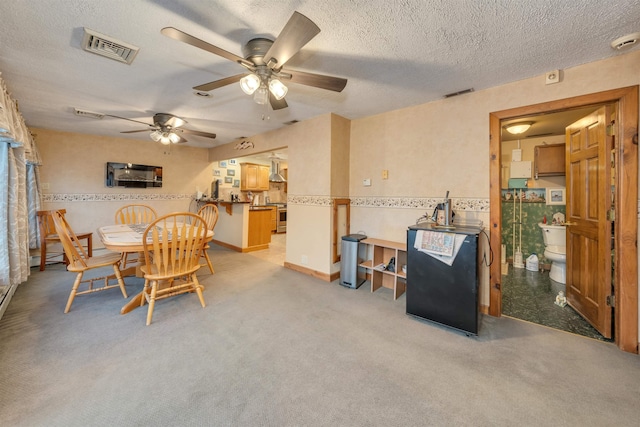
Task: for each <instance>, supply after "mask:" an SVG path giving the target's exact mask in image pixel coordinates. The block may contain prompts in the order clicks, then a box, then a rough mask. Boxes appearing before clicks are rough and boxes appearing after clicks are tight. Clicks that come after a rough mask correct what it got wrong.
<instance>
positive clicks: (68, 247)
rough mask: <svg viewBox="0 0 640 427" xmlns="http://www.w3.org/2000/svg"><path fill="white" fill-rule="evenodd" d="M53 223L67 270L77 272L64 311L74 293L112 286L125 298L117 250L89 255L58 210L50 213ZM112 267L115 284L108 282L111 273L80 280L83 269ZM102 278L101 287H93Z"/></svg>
mask: <svg viewBox="0 0 640 427" xmlns="http://www.w3.org/2000/svg"><path fill="white" fill-rule="evenodd" d="M51 217H52V218H53V223H54V226H55V229H56V232H57V233H58V237H59V238H60V242H61V243H62V247H63V248H64V252H65V254H66V256H67V259H68V260H69V264H68V265H67V271H71V272H73V273H77V276H76V280H75V282H73V287H72V288H71V293H70V294H69V299H68V300H67V306H66V307H65V309H64V312H65V313H68V312H69V310H71V304H73V300H74V298H75V297H76V295H85V294H90V293H93V292H98V291H104V290H107V289H112V288H120V291H121V292H122V295H123V296H124V297H125V298H127V291H126V289H125V288H124V280H122V274H120V260H121V254H120V253H118V252H112V253H107V254H104V255H100V256H95V257H94V256H89V255H88V254H87V252H86V251H85V249H84V247H82V245H81V244H80V241H79V239H78V236H77V235H76V234H75V233H74V232H73V230H72V229H71V227H70V226H69V223H68V222H67V221H66V219H65V218H64V215H63V214H62V213H61V212H60V211H55V212H53V214H52V215H51ZM108 266H111V267H113V273H114V274H115V278H116V281H117V284H109V280H111V279H113V275H108V276H102V277H92V278H90V279H86V280H82V276H83V275H84V273H85V271H88V270H93V269H96V268H102V267H108ZM102 280H104V284H103V285H102V286H101V287H94V282H96V281H102ZM82 283H87V284H88V285H87V289H85V290H82V291H80V290H78V289H79V287H80V284H82Z"/></svg>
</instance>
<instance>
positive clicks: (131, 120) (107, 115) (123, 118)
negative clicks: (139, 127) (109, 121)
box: [105, 114, 153, 132]
mask: <svg viewBox="0 0 640 427" xmlns="http://www.w3.org/2000/svg"><path fill="white" fill-rule="evenodd" d="M105 117H114V118H116V119H122V120H129V121H130V122H136V123H142V124H143V125H147V126H153V125H152V124H149V123H145V122H141V121H140V120H133V119H128V118H126V117H120V116H114V115H112V114H105ZM140 132H142V131H140Z"/></svg>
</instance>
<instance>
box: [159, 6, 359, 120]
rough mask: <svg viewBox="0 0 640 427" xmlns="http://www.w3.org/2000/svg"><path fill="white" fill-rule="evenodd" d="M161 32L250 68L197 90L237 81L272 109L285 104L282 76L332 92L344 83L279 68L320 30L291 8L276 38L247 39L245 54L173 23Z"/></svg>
mask: <svg viewBox="0 0 640 427" xmlns="http://www.w3.org/2000/svg"><path fill="white" fill-rule="evenodd" d="M160 32H161V33H162V34H164V35H165V36H167V37H170V38H172V39H175V40H178V41H181V42H184V43H187V44H190V45H192V46H195V47H198V48H200V49H203V50H206V51H207V52H211V53H213V54H216V55H219V56H221V57H223V58H226V59H228V60H230V61H233V62H236V63H238V64H240V65H242V66H243V67H245V68H246V69H247V70H248V71H249V73H242V74H236V75H235V76H230V77H226V78H224V79H220V80H216V81H213V82H210V83H205V84H202V85H199V86H195V87H194V88H193V89H195V90H198V91H210V90H213V89H217V88H220V87H223V86H226V85H229V84H231V83H235V82H240V87H241V88H242V90H243V91H244V92H245V93H246V94H247V95H253V99H254V101H255V102H256V103H258V104H266V103H267V100H268V101H269V103H270V104H271V107H272V108H273V109H274V110H279V109H282V108H286V107H287V102H286V101H285V99H284V97H285V95H286V94H287V91H288V89H287V87H286V86H285V85H284V84H283V83H282V80H288V81H291V82H293V83H298V84H302V85H306V86H313V87H317V88H320V89H326V90H332V91H334V92H341V91H342V89H344V87H345V86H346V84H347V79H343V78H339V77H332V76H326V75H321V74H313V73H307V72H303V71H294V70H289V69H287V70H284V69H283V68H282V67H283V66H284V64H285V63H286V62H287V61H288V60H289V59H290V58H291V57H292V56H294V55H295V54H296V53H298V51H299V50H300V49H301V48H302V47H303V46H304V45H306V44H307V43H308V42H309V41H310V40H311V39H313V38H314V37H315V36H316V35H317V34H318V33H319V32H320V28H318V26H317V25H316V24H314V23H313V21H311V20H310V19H309V18H307V17H306V16H304V15H303V14H301V13H299V12H294V13H293V15H291V18H289V21H288V22H287V24H286V25H285V26H284V28H283V29H282V31H281V32H280V35H279V36H278V37H277V38H276V39H275V40H270V39H267V38H263V37H258V38H254V39H251V40H249V41H248V42H247V44H246V45H244V46H243V48H242V53H243V54H244V56H245V57H244V58H242V57H240V56H237V55H235V54H233V53H231V52H228V51H226V50H224V49H221V48H219V47H217V46H214V45H212V44H209V43H207V42H205V41H203V40H200V39H198V38H196V37H193V36H191V35H189V34H187V33H185V32H183V31H180V30H178V29H176V28H173V27H166V28H163V29H162V30H161V31H160Z"/></svg>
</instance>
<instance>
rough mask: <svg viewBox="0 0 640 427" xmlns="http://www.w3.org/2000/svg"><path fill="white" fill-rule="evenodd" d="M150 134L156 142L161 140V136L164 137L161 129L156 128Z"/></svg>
mask: <svg viewBox="0 0 640 427" xmlns="http://www.w3.org/2000/svg"><path fill="white" fill-rule="evenodd" d="M149 136H150V137H151V139H153V140H154V141H155V142H158V141H160V138H162V132H160V131H159V130H154V131H153V132H151V133H150V134H149Z"/></svg>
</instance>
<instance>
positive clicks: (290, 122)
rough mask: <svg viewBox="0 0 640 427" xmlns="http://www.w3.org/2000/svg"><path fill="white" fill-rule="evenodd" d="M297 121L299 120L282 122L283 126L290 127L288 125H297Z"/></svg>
mask: <svg viewBox="0 0 640 427" xmlns="http://www.w3.org/2000/svg"><path fill="white" fill-rule="evenodd" d="M299 121H300V120H296V119H293V120H290V121H288V122H284V123H283V125H286V126H290V125H293V124H296V123H298V122H299Z"/></svg>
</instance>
